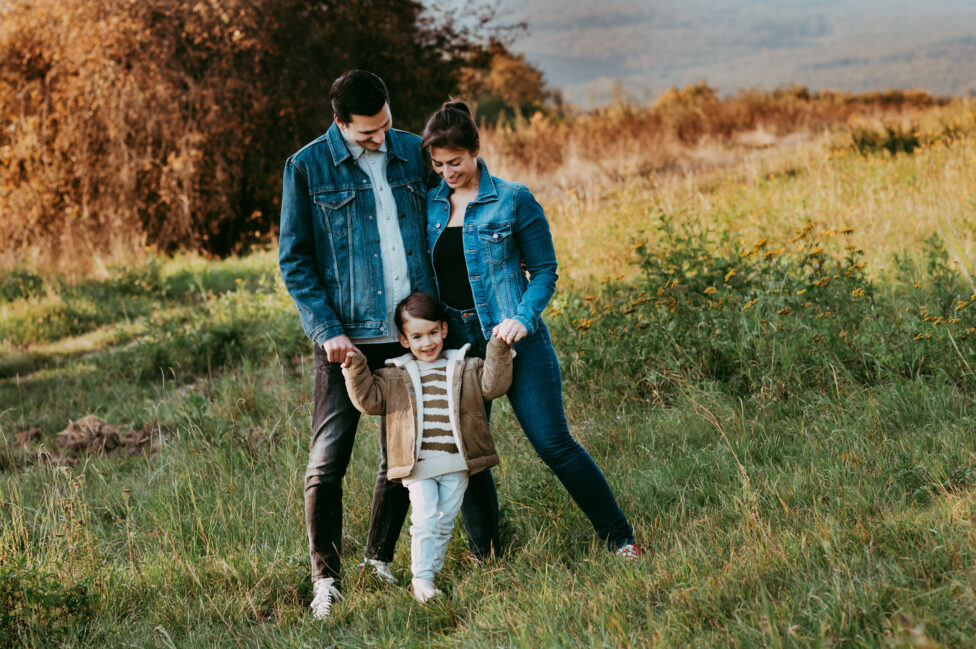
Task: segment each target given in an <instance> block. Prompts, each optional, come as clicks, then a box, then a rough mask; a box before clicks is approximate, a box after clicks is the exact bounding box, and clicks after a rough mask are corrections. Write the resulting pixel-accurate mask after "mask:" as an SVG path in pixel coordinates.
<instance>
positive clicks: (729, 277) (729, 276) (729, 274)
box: [725, 268, 735, 282]
mask: <svg viewBox="0 0 976 649" xmlns="http://www.w3.org/2000/svg"><path fill="white" fill-rule="evenodd" d="M733 275H735V269H734V268H733V269H732V270H730V271H729V272H727V273H725V281H726V282H727V281H729V280H730V279H732V276H733Z"/></svg>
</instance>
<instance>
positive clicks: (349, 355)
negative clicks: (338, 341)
mask: <svg viewBox="0 0 976 649" xmlns="http://www.w3.org/2000/svg"><path fill="white" fill-rule="evenodd" d="M354 358H356V352H354V351H348V352H346V358H345V360H343V361H342V365H340V366H339V367H341V368H342V369H348V367H349V366H350V365H351V364H352V359H354Z"/></svg>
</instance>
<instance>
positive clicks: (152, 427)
mask: <svg viewBox="0 0 976 649" xmlns="http://www.w3.org/2000/svg"><path fill="white" fill-rule="evenodd" d="M159 431H160V429H159V427H158V426H157V425H156V424H155V423H154V422H147V423H146V424H145V425H144V426H143V427H142V428H139V429H136V430H133V429H131V428H128V427H126V426H114V425H112V424H109V423H107V422H105V421H102V420H101V419H99V418H98V417H96V416H95V415H87V416H85V417H82V418H81V419H78V420H76V421H71V422H69V423H68V427H67V428H65V429H64V430H62V431H61V432H59V433H58V434H57V437H56V443H55V444H54V445H53V448H52V447H45V446H44V445H43V444H42V440H43V437H44V432H43V431H42V430H41V429H40V428H29V429H27V430H24V431H21V432H19V433H16V434H15V435H14V444H13V447H12V448H11V447H9V446H7V447H5V448H4V449H0V470H6V469H13V468H20V467H23V466H26V465H30V464H40V465H51V464H73V463H75V462H77V461H78V460H79V459H80V458H83V457H85V456H89V455H99V454H105V455H116V454H119V453H123V452H126V453H129V454H132V455H138V454H139V453H153V452H155V451H156V450H157V449H156V447H155V446H154V445H153V443H152V440H153V433H154V432H157V433H158V432H159Z"/></svg>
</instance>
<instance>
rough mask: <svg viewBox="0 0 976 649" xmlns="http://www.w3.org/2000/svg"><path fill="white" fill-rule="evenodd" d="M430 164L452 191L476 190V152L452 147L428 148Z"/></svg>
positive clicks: (477, 174) (477, 177)
mask: <svg viewBox="0 0 976 649" xmlns="http://www.w3.org/2000/svg"><path fill="white" fill-rule="evenodd" d="M430 164H431V166H432V167H433V168H434V172H435V173H437V175H439V176H440V177H441V178H443V179H444V180H445V181H446V182H447V185H448V187H450V188H451V189H452V190H461V191H465V190H471V189H477V188H478V179H479V175H480V174H479V173H478V151H477V150H475V151H474V152H472V151H468V150H467V149H456V148H454V147H440V146H432V147H430Z"/></svg>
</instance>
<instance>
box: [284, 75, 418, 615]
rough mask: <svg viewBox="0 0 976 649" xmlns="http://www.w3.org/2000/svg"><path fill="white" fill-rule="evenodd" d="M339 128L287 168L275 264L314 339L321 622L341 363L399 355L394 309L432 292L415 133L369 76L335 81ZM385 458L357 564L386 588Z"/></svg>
mask: <svg viewBox="0 0 976 649" xmlns="http://www.w3.org/2000/svg"><path fill="white" fill-rule="evenodd" d="M331 98H332V109H333V112H334V114H335V121H334V123H333V124H332V125H331V126H330V127H329V129H328V131H327V132H326V133H325V134H324V135H322V136H321V137H319V138H318V139H316V140H315V141H313V142H311V143H310V144H308V145H306V146H305V147H304V148H302V149H301V150H299V151H298V152H297V153H295V154H294V155H292V156H291V157H290V158H289V159H288V161H287V162H286V164H285V172H284V188H283V193H282V200H281V235H280V240H279V266H280V268H281V275H282V278H283V279H284V282H285V286H286V287H287V288H288V292H289V293H290V294H291V296H292V297H293V298H294V300H295V305H296V306H297V307H298V313H299V316H300V318H301V321H302V326H303V327H304V329H305V333H306V334H307V335H308V337H309V338H311V339H312V340H313V341H314V342H315V379H314V395H313V398H314V407H313V413H312V440H311V445H310V450H309V458H308V466H307V468H306V472H305V521H306V527H307V530H308V544H309V555H310V557H311V561H312V581H313V591H314V597H313V600H312V604H311V608H312V613H313V615H314V616H315V617H316V618H319V619H322V618H325V617H327V616H328V614H329V610H330V607H331V605H332V602H333V599H335V598H340V599H341V598H342V595H341V594H340V591H339V578H340V575H339V553H340V549H341V544H342V478H343V476H344V475H345V472H346V467H347V466H348V464H349V459H350V455H351V453H352V448H353V441H354V438H355V434H356V426H357V424H358V422H359V412H358V411H357V410H356V409H355V408H354V407H353V405H352V403H351V402H350V401H349V397H348V395H347V393H346V388H345V384H344V382H343V377H342V371H341V368H340V365H339V364H340V362H342V361H343V360H345V357H346V352H348V351H352V350H354V349H359V350H360V351H361V352H362V353H363V354H364V355H365V356H366V359H367V363H368V365H369V368H370V370H373V369H376V368H378V367H381V366H382V365H383V363H384V362H385V360H386V359H387V358H392V357H394V356H399V355H400V354H402V353H403V349H402V348H401V347H400V345H399V343H398V342H397V337H396V327H395V326H394V324H393V310H394V307H395V305H396V304H397V302H399V301H400V300H401V299H402V298H404V297H406V296H407V295H409V294H410V293H412V292H414V291H426V292H428V293H436V290H435V288H434V285H433V279H432V274H431V269H430V266H429V261H428V255H427V254H426V253H427V244H426V237H425V233H424V228H425V221H426V214H425V206H426V202H425V201H426V186H425V180H426V178H427V175H428V171H427V168H426V167H425V165H424V162H423V157H422V155H421V150H420V138H419V137H417V136H415V135H412V134H410V133H406V132H404V131H399V130H396V129H393V128H392V124H393V117H392V114H391V111H390V105H389V97H388V95H387V90H386V87H385V85H384V84H383V81H382V80H381V79H380V78H379V77H377V76H376V75H374V74H372V73H370V72H366V71H364V70H353V71H350V72H346V73H344V74H343V75H342V76H340V77H339V78H338V79H336V80H335V82H334V83H333V84H332V89H331ZM385 444H386V435H385V421H384V420H383V419H381V420H380V446H381V455H382V459H381V462H380V469H379V473H378V475H377V477H376V486H375V488H374V491H373V503H372V511H371V514H370V524H369V534H368V538H367V541H366V548H365V559H364V562H363V564H361V568H363V569H371V570H373V572H374V573H375V574H376V575H377V576H379V577H381V578H383V579H385V580H387V581H390V582H392V583H396V578H395V577H394V576H393V574H392V573H391V572H390V569H389V567H388V566H387V563H388V562H389V561H390V560H392V558H393V550H394V546H395V545H396V540H397V537H398V536H399V533H400V528H401V527H402V525H403V520H404V518H405V516H406V512H407V507H408V504H409V500H408V494H407V490H406V489H405V488H404V487H403V486H402V485H400V484H399V483H396V482H388V481H387V479H386V450H385V448H384V447H385Z"/></svg>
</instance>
